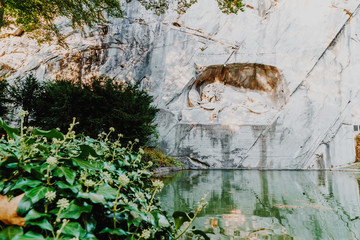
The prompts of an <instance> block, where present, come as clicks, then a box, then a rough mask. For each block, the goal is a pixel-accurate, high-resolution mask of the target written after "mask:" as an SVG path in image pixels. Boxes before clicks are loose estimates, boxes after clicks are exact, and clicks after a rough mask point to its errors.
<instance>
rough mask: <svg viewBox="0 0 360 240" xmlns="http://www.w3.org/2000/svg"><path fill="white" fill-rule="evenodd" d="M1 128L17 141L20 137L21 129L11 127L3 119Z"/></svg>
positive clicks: (0, 121)
mask: <svg viewBox="0 0 360 240" xmlns="http://www.w3.org/2000/svg"><path fill="white" fill-rule="evenodd" d="M0 127H2V128H3V129H4V130H5V131H6V133H7V135H8V137H9V138H12V139H16V138H18V137H19V135H20V133H19V129H17V128H13V127H10V126H9V125H7V124H6V123H5V122H4V121H3V120H2V119H1V117H0Z"/></svg>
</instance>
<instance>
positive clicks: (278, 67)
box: [0, 0, 360, 169]
mask: <svg viewBox="0 0 360 240" xmlns="http://www.w3.org/2000/svg"><path fill="white" fill-rule="evenodd" d="M245 2H246V4H247V7H246V10H245V12H244V13H240V14H238V15H225V14H223V13H221V12H220V10H219V9H218V7H217V4H216V2H215V1H212V0H211V1H210V0H199V2H198V3H197V4H195V5H194V6H192V7H191V8H190V9H189V10H188V11H187V12H186V13H185V14H181V15H179V14H178V13H176V11H169V12H168V13H167V14H166V15H163V16H160V17H157V16H154V15H153V14H152V13H151V12H147V11H146V10H144V9H143V8H142V7H141V6H140V5H138V4H137V3H133V4H128V5H127V6H126V13H127V15H126V16H125V18H123V19H110V21H111V24H109V25H108V26H101V27H99V28H98V29H96V30H89V32H88V34H87V36H82V35H81V34H80V33H77V32H74V31H73V30H72V29H71V27H70V26H71V23H69V22H68V21H67V20H66V19H59V20H58V23H59V25H60V26H61V29H62V31H63V33H64V35H65V36H66V37H67V38H66V41H67V42H68V48H67V49H64V48H61V47H59V46H56V45H41V46H38V45H37V43H36V41H34V40H31V39H29V37H28V36H27V35H26V34H24V35H23V36H21V37H18V36H13V35H11V34H5V35H2V36H5V37H3V38H1V39H0V66H1V67H0V76H1V74H7V75H10V79H13V78H16V77H18V76H23V75H24V74H26V73H29V72H34V73H35V74H36V76H37V77H38V78H40V79H55V78H83V79H86V78H90V77H91V76H93V75H101V74H106V75H108V76H110V77H115V78H116V79H119V81H132V82H139V83H141V86H142V87H143V88H144V89H147V90H148V91H149V93H150V94H151V95H153V96H154V98H155V104H156V105H157V106H158V107H159V108H160V109H161V111H160V113H159V114H158V116H157V119H156V123H157V124H158V130H159V134H160V139H159V140H160V146H161V148H162V149H163V150H164V151H165V152H166V153H168V154H171V155H173V156H176V157H182V158H184V159H188V160H189V161H192V162H193V163H195V164H197V165H198V166H203V167H211V168H274V169H277V168H285V169H306V168H331V167H337V166H342V165H346V164H348V163H351V162H353V161H354V159H355V150H354V137H355V134H356V132H354V129H356V128H355V127H354V126H357V125H359V124H360V111H359V110H357V109H356V107H357V105H358V102H360V94H359V90H360V84H358V82H359V80H358V78H359V77H358V76H359V73H360V13H359V12H360V4H359V2H358V1H357V0H322V1H313V0H247V1H245Z"/></svg>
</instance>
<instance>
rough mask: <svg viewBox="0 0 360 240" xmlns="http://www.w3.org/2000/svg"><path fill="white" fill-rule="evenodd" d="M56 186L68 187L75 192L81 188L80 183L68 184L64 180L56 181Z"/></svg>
mask: <svg viewBox="0 0 360 240" xmlns="http://www.w3.org/2000/svg"><path fill="white" fill-rule="evenodd" d="M56 184H57V186H58V187H59V188H61V189H69V190H71V191H72V192H73V193H75V194H77V193H78V192H79V191H80V189H81V185H80V184H76V185H69V184H67V183H65V182H62V181H58V182H57V183H56Z"/></svg>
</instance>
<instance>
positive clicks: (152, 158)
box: [143, 147, 184, 168]
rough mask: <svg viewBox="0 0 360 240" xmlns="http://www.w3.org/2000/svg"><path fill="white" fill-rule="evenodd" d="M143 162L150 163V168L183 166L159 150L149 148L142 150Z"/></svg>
mask: <svg viewBox="0 0 360 240" xmlns="http://www.w3.org/2000/svg"><path fill="white" fill-rule="evenodd" d="M143 160H144V161H145V162H151V163H152V168H159V167H173V166H177V167H181V166H184V165H183V164H182V163H180V162H178V161H176V159H175V158H173V157H170V156H168V155H166V154H164V153H163V152H162V151H161V150H160V149H156V148H150V147H146V148H144V156H143Z"/></svg>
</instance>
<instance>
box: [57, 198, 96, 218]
mask: <svg viewBox="0 0 360 240" xmlns="http://www.w3.org/2000/svg"><path fill="white" fill-rule="evenodd" d="M82 204H84V203H82ZM91 210H92V205H85V206H84V205H83V206H81V205H78V203H76V202H75V201H72V202H71V203H70V206H69V208H68V209H65V210H63V211H62V212H61V214H60V218H72V219H78V218H79V217H80V215H81V214H82V213H89V212H91Z"/></svg>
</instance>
